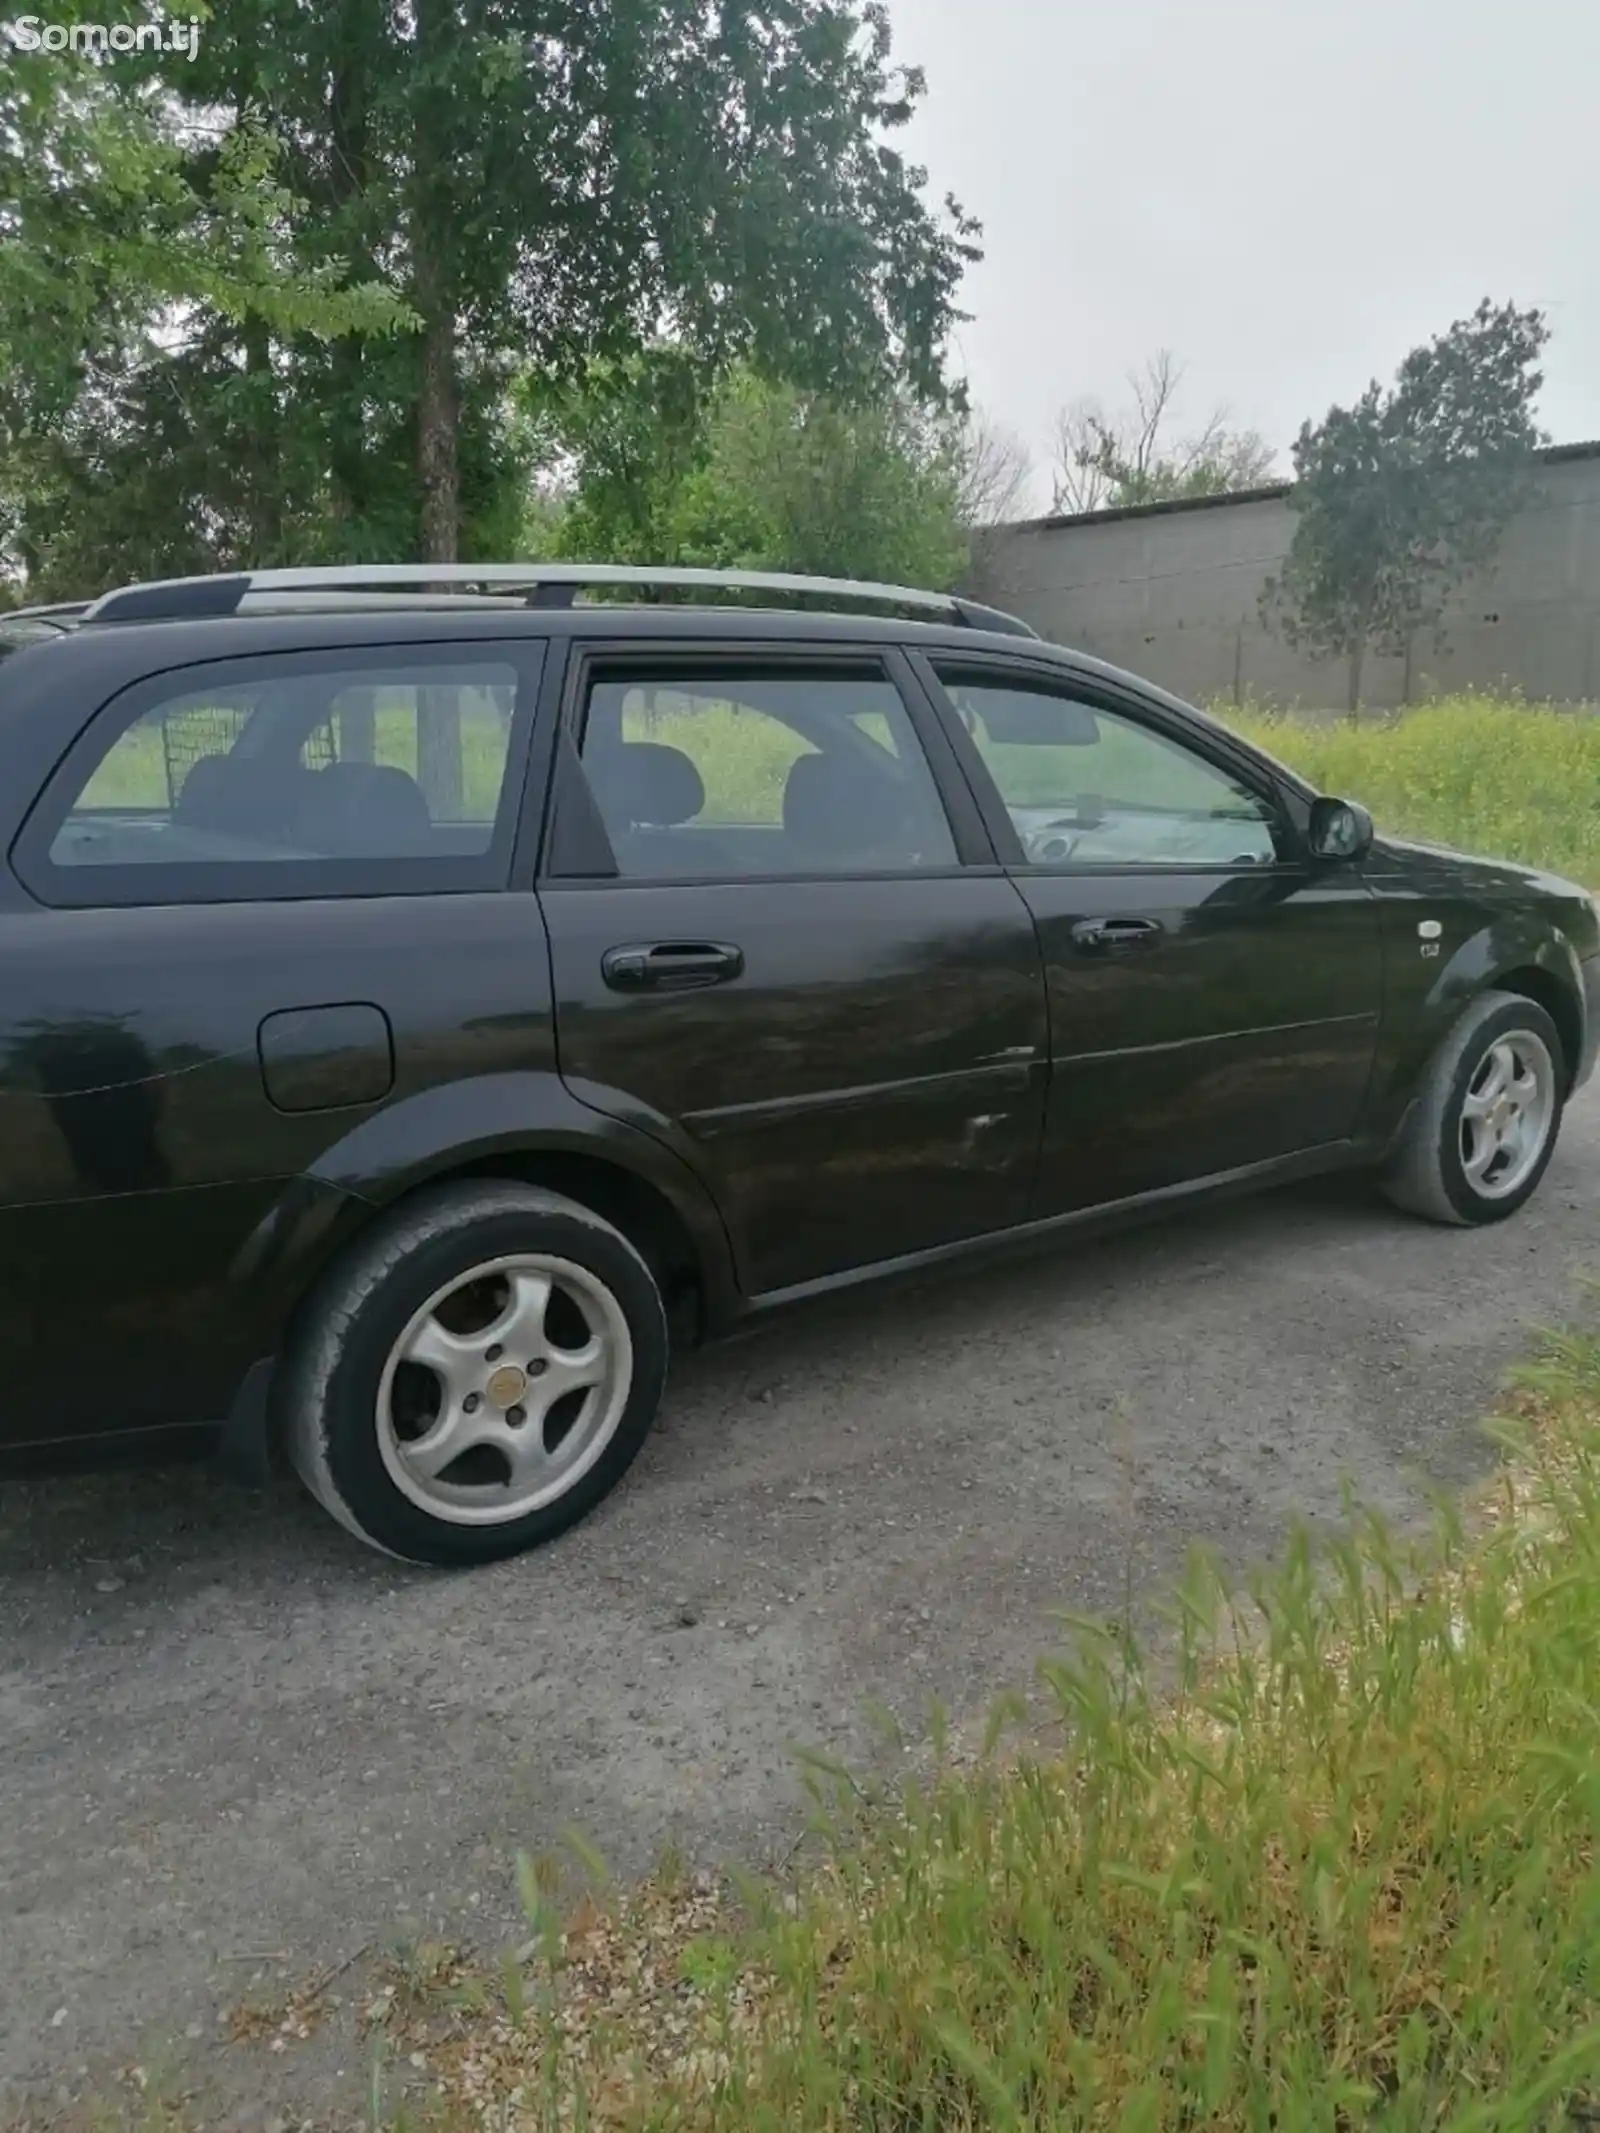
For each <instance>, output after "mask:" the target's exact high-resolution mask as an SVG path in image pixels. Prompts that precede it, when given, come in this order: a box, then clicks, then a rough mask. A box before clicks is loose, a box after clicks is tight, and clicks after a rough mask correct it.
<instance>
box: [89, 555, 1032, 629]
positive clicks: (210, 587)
mask: <svg viewBox="0 0 1600 2133" xmlns="http://www.w3.org/2000/svg"><path fill="white" fill-rule="evenodd" d="M607 586H617V587H625V586H632V587H636V588H637V589H638V590H640V591H641V592H643V591H645V590H648V589H649V588H651V587H655V586H660V587H664V588H669V589H671V590H674V591H686V592H728V593H785V594H800V595H809V596H810V597H811V598H813V599H815V598H824V599H828V600H834V601H839V602H841V603H844V602H856V601H860V602H865V603H868V604H870V605H873V606H878V607H905V608H913V609H918V610H923V611H926V612H927V613H928V614H929V615H930V616H933V615H937V616H941V617H943V618H944V619H945V620H946V621H951V622H957V623H960V624H962V625H963V626H964V627H966V628H968V629H980V630H994V631H997V632H999V633H1000V634H1001V635H1004V636H1008V637H1034V636H1036V635H1037V632H1036V631H1035V630H1033V629H1031V628H1030V627H1029V625H1028V624H1027V623H1026V622H1023V621H1022V620H1021V619H1020V618H1019V617H1018V616H1016V615H1008V614H1004V613H1002V612H1001V610H1000V609H999V608H996V607H985V606H983V605H982V603H981V602H979V601H976V600H964V599H962V598H960V597H959V596H958V595H956V594H954V593H935V592H926V591H924V590H922V589H920V588H919V587H916V586H911V585H877V584H872V583H869V582H867V581H866V580H863V579H857V578H813V577H804V576H801V575H798V574H796V573H792V572H788V571H777V570H687V569H676V568H672V569H661V570H656V569H652V568H650V567H648V566H641V565H635V564H632V563H334V564H326V565H319V566H317V567H316V568H312V569H306V570H250V571H239V572H235V573H232V574H229V575H219V576H212V577H203V578H163V579H158V580H156V581H155V582H153V583H151V584H148V585H128V586H124V587H122V588H121V589H120V590H119V591H117V592H110V593H105V594H103V595H102V596H101V598H100V599H98V600H96V601H94V602H92V603H91V604H90V605H89V606H88V608H87V609H86V610H85V611H84V620H85V621H86V622H154V621H165V620H176V619H178V618H181V617H188V616H202V615H234V614H237V613H239V611H240V609H241V607H242V606H243V605H244V603H245V601H247V600H250V601H254V600H255V599H256V598H257V597H259V596H262V595H267V596H271V595H274V594H294V593H329V592H359V591H370V590H377V591H392V592H408V591H412V592H429V591H444V590H446V589H447V588H449V587H460V588H462V589H468V588H470V589H473V590H477V591H481V592H485V593H490V592H494V591H496V590H501V589H503V590H505V591H508V592H519V593H522V594H523V595H524V596H525V598H526V602H527V604H528V605H529V606H530V607H571V606H572V605H573V604H574V602H575V600H576V598H577V595H578V594H579V592H581V591H582V590H584V589H585V588H586V587H594V588H601V587H607Z"/></svg>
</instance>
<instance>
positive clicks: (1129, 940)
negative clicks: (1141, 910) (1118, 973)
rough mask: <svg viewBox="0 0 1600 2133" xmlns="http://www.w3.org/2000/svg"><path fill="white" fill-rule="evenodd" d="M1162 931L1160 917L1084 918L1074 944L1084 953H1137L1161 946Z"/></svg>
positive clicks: (1073, 934)
mask: <svg viewBox="0 0 1600 2133" xmlns="http://www.w3.org/2000/svg"><path fill="white" fill-rule="evenodd" d="M1162 932H1163V928H1162V924H1161V921H1160V919H1158V918H1080V919H1079V921H1078V923H1077V924H1076V925H1075V926H1074V927H1073V929H1072V944H1073V946H1074V947H1075V948H1076V949H1078V951H1079V952H1080V954H1083V955H1134V954H1137V953H1139V952H1140V951H1141V950H1143V949H1147V948H1159V947H1160V945H1161V937H1162Z"/></svg>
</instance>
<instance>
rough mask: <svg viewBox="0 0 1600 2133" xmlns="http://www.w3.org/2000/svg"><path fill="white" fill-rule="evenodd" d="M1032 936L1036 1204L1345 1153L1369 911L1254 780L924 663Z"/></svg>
mask: <svg viewBox="0 0 1600 2133" xmlns="http://www.w3.org/2000/svg"><path fill="white" fill-rule="evenodd" d="M925 674H926V678H927V680H928V682H929V685H930V687H931V688H932V689H934V690H935V691H936V692H939V693H940V694H941V695H942V699H943V705H944V708H945V710H946V713H947V716H948V720H949V724H950V731H951V738H952V742H953V745H954V746H955V748H956V749H957V751H958V753H960V754H961V755H962V757H963V759H964V761H965V763H966V767H967V770H968V773H969V775H970V777H971V778H972V779H973V781H974V786H975V790H977V791H978V793H979V794H980V796H981V798H982V800H983V802H984V805H985V808H986V812H987V814H988V816H989V819H990V822H991V826H992V828H993V831H994V834H995V837H996V841H997V844H1000V843H1001V842H1003V841H1004V840H1005V838H1006V837H1007V835H1008V834H1009V836H1010V838H1011V840H1012V844H1011V858H1012V871H1013V878H1014V879H1015V881H1016V883H1017V886H1018V887H1019V889H1020V890H1021V892H1022V895H1023V897H1024V898H1025V900H1026V902H1027V905H1028V908H1029V910H1030V911H1031V912H1032V913H1033V916H1034V918H1035V920H1036V922H1037V925H1038V928H1039V935H1040V940H1041V943H1042V946H1043V952H1044V961H1045V977H1046V985H1047V990H1048V998H1049V1012H1050V1045H1051V1080H1050V1094H1049V1102H1048V1114H1047V1121H1046V1128H1045V1141H1044V1151H1043V1156H1042V1161H1041V1169H1040V1183H1039V1196H1038V1200H1037V1202H1036V1212H1037V1213H1039V1214H1042V1215H1045V1214H1051V1213H1058V1212H1063V1211H1069V1210H1072V1209H1076V1208H1083V1207H1090V1206H1096V1205H1101V1204H1105V1203H1110V1202H1115V1201H1118V1200H1123V1199H1128V1198H1131V1197H1134V1196H1136V1195H1139V1194H1142V1193H1146V1192H1151V1191H1155V1190H1159V1189H1161V1188H1163V1187H1167V1186H1175V1185H1183V1184H1188V1183H1192V1182H1194V1181H1197V1180H1199V1179H1202V1178H1207V1177H1212V1176H1215V1175H1218V1174H1221V1173H1226V1172H1230V1171H1236V1170H1242V1169H1245V1168H1247V1167H1248V1166H1250V1165H1252V1164H1256V1163H1264V1162H1270V1161H1272V1160H1273V1159H1275V1158H1279V1157H1284V1156H1290V1155H1293V1154H1295V1153H1298V1152H1300V1151H1303V1150H1309V1149H1313V1148H1320V1147H1324V1146H1326V1145H1328V1144H1333V1143H1337V1142H1339V1141H1342V1140H1345V1139H1347V1138H1349V1137H1350V1136H1351V1135H1352V1134H1353V1133H1354V1132H1355V1131H1356V1129H1357V1126H1358V1123H1359V1120H1360V1117H1361V1113H1362V1108H1363V1103H1364V1099H1365V1095H1366V1088H1367V1082H1368V1077H1369V1074H1370V1070H1371V1065H1372V1057H1373V1051H1374V1046H1375V1042H1376V1033H1377V1025H1378V1015H1379V1007H1380V997H1381V967H1382V956H1381V948H1380V942H1379V928H1378V915H1377V908H1376V905H1375V903H1374V901H1373V899H1372V896H1371V894H1370V892H1369V891H1368V889H1367V887H1366V885H1365V884H1364V882H1363V881H1362V879H1361V877H1360V874H1359V872H1358V871H1357V870H1355V869H1353V868H1350V867H1344V866H1337V865H1330V864H1327V863H1322V862H1318V861H1315V860H1313V859H1312V858H1311V857H1310V855H1309V854H1308V853H1307V852H1306V850H1305V848H1304V845H1303V843H1302V841H1301V840H1300V838H1299V835H1298V833H1297V831H1296V829H1295V826H1294V824H1293V822H1292V821H1291V820H1290V818H1289V816H1288V813H1287V811H1286V809H1285V807H1284V804H1283V800H1282V795H1281V793H1280V792H1279V791H1278V788H1277V786H1276V782H1275V781H1274V780H1273V779H1272V777H1271V775H1270V773H1269V772H1268V771H1267V770H1266V768H1265V767H1264V766H1258V764H1257V761H1256V759H1254V758H1252V757H1250V756H1249V755H1248V754H1246V753H1245V752H1243V751H1237V752H1236V751H1234V750H1233V749H1232V748H1231V747H1230V746H1229V744H1228V742H1227V740H1226V738H1225V737H1224V736H1222V735H1220V734H1219V735H1217V736H1215V738H1213V737H1212V735H1211V734H1210V733H1209V732H1205V731H1203V730H1202V729H1201V728H1200V727H1199V725H1198V722H1190V721H1185V720H1183V719H1181V718H1180V717H1179V716H1178V715H1177V714H1176V713H1174V712H1172V711H1170V710H1168V709H1167V708H1166V707H1164V706H1162V705H1160V704H1159V703H1155V702H1151V701H1147V700H1146V699H1144V698H1142V697H1140V696H1138V695H1136V694H1135V693H1134V692H1133V691H1132V690H1122V689H1118V688H1116V687H1114V686H1112V685H1110V684H1107V683H1102V682H1101V681H1099V680H1098V679H1094V678H1091V677H1088V676H1081V677H1080V676H1072V675H1063V674H1061V673H1045V672H1043V671H1042V670H1040V669H1038V668H1035V667H1031V666H1029V665H1027V664H1026V663H1022V662H1018V663H1015V664H1013V663H1010V662H1007V661H1005V660H1003V659H983V658H976V659H974V658H967V659H959V660H956V659H951V660H944V659H936V660H934V661H933V662H932V663H931V664H930V665H929V666H928V667H927V668H926V669H925Z"/></svg>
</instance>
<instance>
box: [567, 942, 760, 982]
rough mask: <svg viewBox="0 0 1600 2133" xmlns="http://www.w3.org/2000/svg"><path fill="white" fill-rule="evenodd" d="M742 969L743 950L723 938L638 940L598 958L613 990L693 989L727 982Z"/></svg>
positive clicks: (602, 973) (606, 979) (601, 969)
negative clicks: (716, 939) (720, 939)
mask: <svg viewBox="0 0 1600 2133" xmlns="http://www.w3.org/2000/svg"><path fill="white" fill-rule="evenodd" d="M743 969H744V950H743V949H742V948H733V947H730V946H729V945H728V943H727V942H725V941H641V942H638V943H635V944H632V945H630V946H628V947H625V948H608V949H607V950H606V952H605V954H604V955H603V956H602V957H601V958H600V972H601V975H602V976H603V977H604V979H605V981H606V983H607V984H608V985H609V986H610V987H611V989H612V991H613V992H692V991H695V990H696V989H697V988H699V987H702V986H706V985H726V984H727V982H728V980H729V979H730V978H736V977H738V975H739V973H740V972H741V971H742V970H743Z"/></svg>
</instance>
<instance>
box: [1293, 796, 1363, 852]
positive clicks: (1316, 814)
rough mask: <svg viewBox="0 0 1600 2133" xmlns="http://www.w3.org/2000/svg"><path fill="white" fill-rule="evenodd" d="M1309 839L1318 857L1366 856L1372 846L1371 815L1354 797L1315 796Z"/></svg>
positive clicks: (1312, 804)
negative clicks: (1321, 797) (1317, 798)
mask: <svg viewBox="0 0 1600 2133" xmlns="http://www.w3.org/2000/svg"><path fill="white" fill-rule="evenodd" d="M1309 841H1310V845H1311V849H1312V851H1313V853H1314V854H1315V855H1316V857H1317V858H1318V859H1364V858H1365V857H1366V855H1367V852H1368V851H1369V850H1370V849H1371V846H1372V817H1371V816H1370V815H1369V814H1368V813H1367V811H1366V809H1365V808H1364V807H1361V806H1358V805H1357V803H1356V802H1355V801H1354V800H1331V799H1328V798H1326V797H1324V798H1323V799H1320V800H1313V801H1312V803H1311V826H1310V831H1309Z"/></svg>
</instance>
